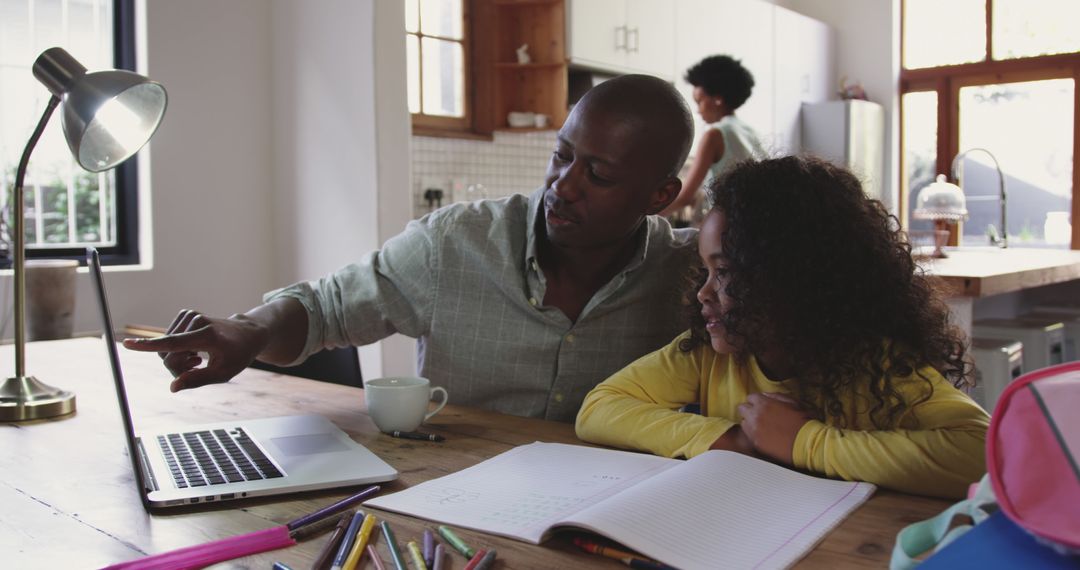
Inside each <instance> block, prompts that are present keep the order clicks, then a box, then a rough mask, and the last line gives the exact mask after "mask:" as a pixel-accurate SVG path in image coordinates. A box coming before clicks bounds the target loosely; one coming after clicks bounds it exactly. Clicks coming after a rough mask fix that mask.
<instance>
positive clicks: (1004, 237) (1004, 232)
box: [949, 147, 1009, 247]
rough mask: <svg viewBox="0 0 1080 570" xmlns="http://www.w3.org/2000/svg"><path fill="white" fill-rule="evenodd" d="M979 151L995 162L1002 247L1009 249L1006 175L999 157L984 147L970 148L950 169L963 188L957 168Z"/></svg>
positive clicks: (953, 161)
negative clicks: (971, 154) (969, 156)
mask: <svg viewBox="0 0 1080 570" xmlns="http://www.w3.org/2000/svg"><path fill="white" fill-rule="evenodd" d="M977 150H979V151H982V152H984V153H986V156H989V157H990V160H992V161H994V169H995V170H997V175H998V190H999V192H998V197H999V198H1000V200H1001V247H1007V246H1008V243H1009V230H1008V225H1006V224H1007V220H1008V218H1007V216H1006V210H1005V204H1006V200H1007V199H1008V195H1007V194H1006V193H1005V174H1004V173H1003V172H1002V171H1001V164H1000V163H998V159H997V157H995V156H994V154H993V153H992V152H990V151H988V150H986V149H985V148H982V147H976V148H969V149H967V150H965V151H964V152H961V153H960V154H957V155H956V156H955V157H953V159H952V166H951V167H950V168H949V171H950V172H951V173H952V177H953V179H955V180H956V183H957V185H958V186H960V188H963V187H964V184H963V181H962V180H961V177H960V174H959V173H958V172H957V169H956V167H957V166H958V165H959V164H960V159H961V158H964V157H965V156H967V155H968V153H970V152H974V151H977Z"/></svg>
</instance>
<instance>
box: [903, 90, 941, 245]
mask: <svg viewBox="0 0 1080 570" xmlns="http://www.w3.org/2000/svg"><path fill="white" fill-rule="evenodd" d="M902 104H903V106H904V125H903V129H904V135H903V136H904V169H905V173H906V175H907V196H908V220H909V222H908V229H910V230H916V231H917V230H932V229H934V222H932V221H930V220H916V219H915V218H913V217H912V215H911V214H912V212H914V211H915V205H916V201H915V198H916V197H917V196H918V195H919V190H922V189H923V188H924V187H926V185H927V184H930V183H931V182H933V181H934V177H935V176H936V175H937V172H935V170H936V165H937V104H938V97H937V92H936V91H922V92H916V93H905V94H904V99H903V102H902Z"/></svg>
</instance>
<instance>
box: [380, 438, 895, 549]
mask: <svg viewBox="0 0 1080 570" xmlns="http://www.w3.org/2000/svg"><path fill="white" fill-rule="evenodd" d="M873 492H874V486H873V485H871V484H869V483H852V482H846V481H833V480H830V479H821V478H817V477H811V476H809V475H803V474H801V473H797V472H795V471H792V470H790V469H785V468H783V467H780V466H777V465H773V464H771V463H767V462H765V461H761V460H758V459H754V458H751V457H747V456H745V455H740V454H738V453H734V452H728V451H709V452H707V453H704V454H702V455H699V456H697V457H695V458H693V459H690V460H689V461H681V460H675V459H666V458H663V457H656V456H652V455H643V454H638V453H630V452H626V451H614V450H609V449H598V448H592V447H583V446H577V445H565V444H558V443H533V444H529V445H523V446H520V447H517V448H514V449H512V450H510V451H507V452H506V453H502V454H500V455H497V456H495V457H493V458H491V459H489V460H487V461H484V462H482V463H480V464H477V465H475V466H473V467H470V468H468V469H464V470H462V471H459V472H457V473H454V474H452V475H447V476H445V477H440V478H438V479H433V480H431V481H427V482H425V483H422V484H420V485H416V486H414V487H411V488H409V489H407V490H405V491H401V492H398V493H394V494H391V495H384V496H382V497H378V498H375V499H371V500H369V501H366V502H365V504H366V505H369V506H372V507H376V508H380V509H385V510H389V511H395V512H399V513H404V514H408V515H413V516H417V517H421V518H425V519H429V520H432V521H437V522H442V523H446V524H450V525H454V526H460V527H464V528H470V529H473V530H478V531H482V532H489V533H491V534H497V535H502V536H507V537H510V538H514V539H518V540H523V541H526V542H531V543H533V544H539V543H540V542H542V541H543V540H545V539H546V538H548V536H549V535H550V534H551V532H552V531H553V530H555V529H557V528H558V527H563V526H568V527H577V528H580V529H585V530H589V531H592V532H595V533H597V534H601V535H604V536H606V537H608V538H611V539H612V540H615V541H617V542H619V543H621V544H623V545H625V546H626V547H628V548H632V549H634V550H637V551H638V552H640V553H642V554H645V555H647V556H650V557H652V558H655V559H656V560H659V561H661V562H664V563H666V564H669V565H672V566H676V567H678V568H682V569H683V570H692V569H695V568H710V569H711V568H719V567H724V568H728V567H730V568H783V567H786V566H789V565H791V564H793V563H794V562H795V561H797V560H798V559H799V558H802V557H803V556H804V555H805V554H806V553H807V552H808V551H809V550H810V549H811V548H813V547H814V545H815V544H817V543H818V541H820V540H821V539H822V538H823V537H824V536H825V535H826V534H827V533H828V532H829V531H830V530H832V529H833V528H834V527H835V526H836V525H837V524H838V523H839V522H840V521H842V520H843V519H844V518H845V517H847V515H848V514H850V513H851V511H852V510H854V509H855V508H856V507H858V506H859V505H860V504H862V503H863V502H864V501H865V500H866V499H867V498H869V497H870V495H871V494H872V493H873Z"/></svg>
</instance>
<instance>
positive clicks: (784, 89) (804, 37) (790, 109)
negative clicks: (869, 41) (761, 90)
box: [773, 7, 836, 154]
mask: <svg viewBox="0 0 1080 570" xmlns="http://www.w3.org/2000/svg"><path fill="white" fill-rule="evenodd" d="M833 53H834V50H833V36H832V30H831V29H830V28H829V27H828V26H827V25H825V24H824V23H822V22H819V21H817V20H814V19H812V18H808V17H806V16H803V15H802V14H798V13H795V12H792V11H790V10H786V9H784V8H780V7H777V8H776V96H775V97H774V105H775V109H774V112H773V113H774V116H775V119H776V123H775V132H776V140H775V143H774V144H775V146H776V151H778V152H782V153H784V154H789V153H796V152H799V151H800V150H802V144H801V141H800V139H801V129H800V121H799V114H800V109H801V108H802V105H803V103H820V102H822V101H826V100H828V99H829V97H830V95H831V94H832V92H833V91H834V90H835V89H836V71H835V65H834V63H833Z"/></svg>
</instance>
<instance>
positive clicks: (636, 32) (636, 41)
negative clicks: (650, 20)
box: [626, 28, 641, 53]
mask: <svg viewBox="0 0 1080 570" xmlns="http://www.w3.org/2000/svg"><path fill="white" fill-rule="evenodd" d="M631 36H633V38H634V45H633V47H630V37H631ZM640 46H641V34H640V30H639V29H638V28H634V29H631V30H627V32H626V52H627V53H637V52H638V48H639V47H640Z"/></svg>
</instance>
